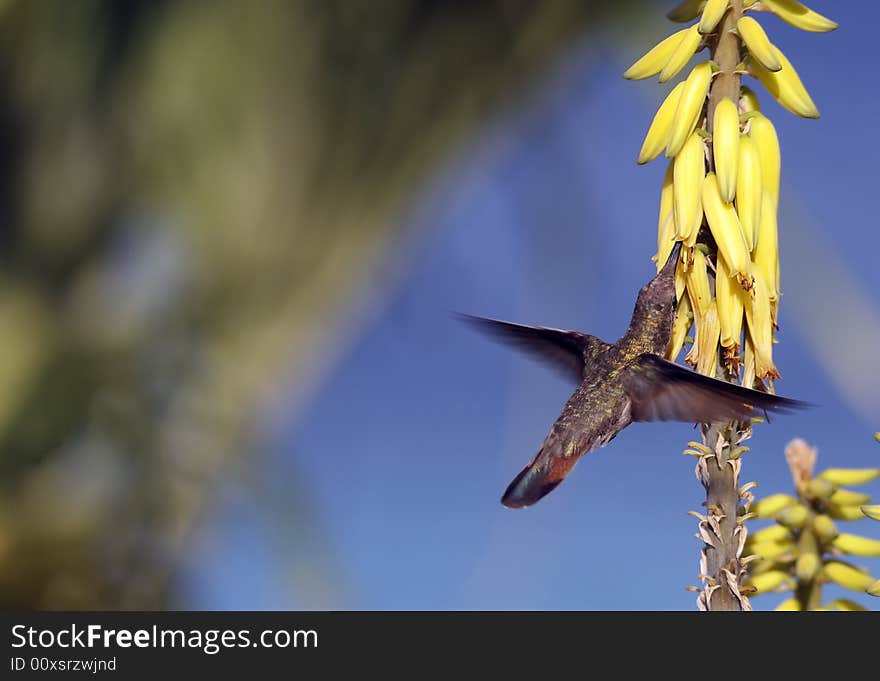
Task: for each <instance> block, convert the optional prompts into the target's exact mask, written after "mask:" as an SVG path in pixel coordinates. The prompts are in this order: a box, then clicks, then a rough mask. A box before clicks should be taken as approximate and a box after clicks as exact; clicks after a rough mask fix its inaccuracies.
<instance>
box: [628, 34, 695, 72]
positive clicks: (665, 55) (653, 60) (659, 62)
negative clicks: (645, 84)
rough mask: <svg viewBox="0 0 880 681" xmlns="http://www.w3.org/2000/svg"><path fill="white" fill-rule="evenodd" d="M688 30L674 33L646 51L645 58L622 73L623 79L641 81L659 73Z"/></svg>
mask: <svg viewBox="0 0 880 681" xmlns="http://www.w3.org/2000/svg"><path fill="white" fill-rule="evenodd" d="M690 30H691V29H690V28H683V29H681V30H680V31H676V32H675V33H673V34H672V35H671V36H669V37H668V38H664V39H663V40H661V41H660V42H659V43H657V44H656V45H654V47H652V48H651V49H650V50H648V52H647V54H645V56H643V57H642V58H641V59H639V60H638V61H636V63H635V64H633V65H632V66H630V67H629V68H628V69H627V70H626V71H625V72H624V74H623V77H624V78H627V79H629V80H642V79H644V78H650V77H651V76H655V75H657V74H658V73H660V71H662V70H663V67H664V66H666V62H668V61H669V58H670V57H671V56H672V54H673V52H675V48H676V47H678V44H679V43H680V42H681V40H682V38H684V36H685V34H686V33H687V32H688V31H690Z"/></svg>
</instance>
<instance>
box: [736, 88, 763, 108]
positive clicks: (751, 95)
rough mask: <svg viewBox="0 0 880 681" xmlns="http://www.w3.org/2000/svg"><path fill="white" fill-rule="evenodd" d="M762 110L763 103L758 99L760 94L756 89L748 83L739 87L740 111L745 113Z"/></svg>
mask: <svg viewBox="0 0 880 681" xmlns="http://www.w3.org/2000/svg"><path fill="white" fill-rule="evenodd" d="M760 110H761V103H760V102H759V101H758V95H756V94H755V91H754V90H752V88H750V87H748V86H746V85H741V86H740V88H739V112H740V113H741V114H745V113H750V112H752V111H760Z"/></svg>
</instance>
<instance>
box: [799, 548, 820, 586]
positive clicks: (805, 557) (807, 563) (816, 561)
mask: <svg viewBox="0 0 880 681" xmlns="http://www.w3.org/2000/svg"><path fill="white" fill-rule="evenodd" d="M820 567H822V560H821V559H820V558H819V555H818V554H816V553H802V554H801V555H799V556H798V558H797V562H795V566H794V573H795V575H797V578H798V579H800V580H803V581H809V580H811V579H813V577H814V575H815V574H816V573H817V572H818V571H819V568H820Z"/></svg>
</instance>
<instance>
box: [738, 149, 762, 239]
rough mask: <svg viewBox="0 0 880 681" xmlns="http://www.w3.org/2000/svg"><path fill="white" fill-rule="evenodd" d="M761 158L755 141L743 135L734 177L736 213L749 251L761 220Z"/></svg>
mask: <svg viewBox="0 0 880 681" xmlns="http://www.w3.org/2000/svg"><path fill="white" fill-rule="evenodd" d="M761 194H762V183H761V159H760V157H759V156H758V149H757V147H756V146H755V143H754V142H753V141H752V140H751V138H750V137H748V136H747V135H743V137H742V139H741V140H740V143H739V173H738V175H737V178H736V214H737V215H738V216H739V224H740V226H741V227H742V231H743V234H744V235H745V238H746V245H747V246H748V248H749V252H751V251H753V250H754V248H755V244H756V243H757V236H758V224H759V222H760V220H761Z"/></svg>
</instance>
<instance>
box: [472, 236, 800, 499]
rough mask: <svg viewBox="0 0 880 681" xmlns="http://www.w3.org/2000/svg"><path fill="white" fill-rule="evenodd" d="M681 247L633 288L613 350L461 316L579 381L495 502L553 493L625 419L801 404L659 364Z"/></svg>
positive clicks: (723, 416) (713, 418)
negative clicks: (627, 318)
mask: <svg viewBox="0 0 880 681" xmlns="http://www.w3.org/2000/svg"><path fill="white" fill-rule="evenodd" d="M680 250H681V242H677V243H676V245H675V247H674V248H673V249H672V253H670V255H669V258H668V259H667V261H666V263H665V264H664V266H663V267H662V269H661V270H660V271H659V272H658V273H657V275H656V276H655V277H654V278H653V279H651V281H649V282H648V283H647V284H645V286H643V287H642V289H641V290H640V291H639V295H638V298H637V300H636V305H635V309H634V310H633V315H632V319H631V321H630V323H629V328H628V329H627V330H626V333H625V334H624V335H623V336H622V337H621V338H620V339H619V340H618V341H617V342H616V343H614V344H609V343H605V342H604V341H602V340H601V339H599V338H597V337H596V336H591V335H589V334H584V333H579V332H577V331H563V330H560V329H551V328H546V327H540V326H523V325H520V324H513V323H511V322H504V321H500V320H497V319H488V318H485V317H473V316H470V315H462V318H463V319H464V320H465V321H467V322H469V323H472V324H474V325H476V326H477V327H479V328H480V329H481V330H484V331H487V332H489V333H491V334H492V335H494V336H496V337H498V338H500V339H501V340H503V341H505V342H508V343H511V344H513V345H516V346H518V347H519V348H521V349H524V350H527V351H529V352H532V353H534V354H536V355H537V356H539V357H540V358H541V359H544V360H547V361H549V362H551V363H553V364H554V365H556V367H557V368H558V369H560V370H562V371H563V372H564V373H565V374H566V375H567V376H568V377H570V378H572V379H574V381H575V382H576V383H577V384H578V387H577V389H576V390H575V391H574V394H573V395H572V396H571V397H570V398H569V400H568V402H566V404H565V407H564V408H563V410H562V414H560V416H559V418H558V419H557V420H556V423H554V424H553V428H552V429H551V430H550V434H549V435H547V438H546V439H545V440H544V443H543V444H542V445H541V449H540V450H539V451H538V453H537V454H536V455H535V457H534V458H533V459H532V460H531V461H530V462H529V464H528V465H527V466H526V467H525V468H524V469H523V470H522V472H520V474H519V475H517V476H516V477H515V478H514V479H513V482H511V483H510V485H509V486H508V488H507V490H506V491H505V492H504V496H502V498H501V503H502V504H504V505H505V506H507V507H509V508H524V507H526V506H531V505H532V504H534V503H535V502H537V501H538V500H540V499H541V498H542V497H544V496H545V495H547V494H549V493H550V492H552V491H553V490H554V489H555V488H556V486H557V485H559V483H560V482H562V481H563V480H564V479H565V476H566V475H568V473H569V472H570V471H571V469H572V468H573V467H574V465H575V463H577V460H578V459H579V458H580V457H581V456H583V455H584V454H586V453H587V452H589V451H591V450H593V449H595V448H596V447H598V446H602V445H605V444H607V443H608V442H610V441H611V440H613V439H614V437H615V436H616V435H617V434H618V433H619V432H620V431H621V430H623V429H624V428H626V427H627V426H628V425H629V424H630V423H632V422H633V421H686V422H690V423H714V422H723V421H727V420H730V419H740V420H744V419H747V418H749V417H751V416H753V415H755V413H756V412H762V411H763V412H770V411H773V412H783V413H784V412H789V411H792V410H793V409H797V408H801V407H805V406H807V405H806V403H804V402H800V401H798V400H792V399H788V398H785V397H779V396H777V395H771V394H768V393H763V392H760V391H757V390H750V389H748V388H743V387H741V386H738V385H734V384H732V383H726V382H724V381H719V380H717V379H714V378H710V377H708V376H703V375H702V374H698V373H696V372H694V371H691V370H689V369H685V368H684V367H681V366H679V365H677V364H674V363H673V362H669V361H667V360H665V359H663V357H662V356H663V354H664V353H665V351H666V346H667V345H668V344H669V339H670V337H671V335H672V324H673V322H674V320H675V301H676V295H675V267H676V262H677V260H678V255H679V252H680Z"/></svg>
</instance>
